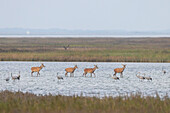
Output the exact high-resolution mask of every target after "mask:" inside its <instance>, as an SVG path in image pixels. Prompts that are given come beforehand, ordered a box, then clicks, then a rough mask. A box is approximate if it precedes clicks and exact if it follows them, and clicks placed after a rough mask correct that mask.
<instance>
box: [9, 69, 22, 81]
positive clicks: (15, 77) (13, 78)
mask: <svg viewBox="0 0 170 113" xmlns="http://www.w3.org/2000/svg"><path fill="white" fill-rule="evenodd" d="M11 77H12V80H16V79H18V80H20V71H19V74H18V75H17V76H12V73H11Z"/></svg>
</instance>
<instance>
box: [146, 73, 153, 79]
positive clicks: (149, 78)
mask: <svg viewBox="0 0 170 113" xmlns="http://www.w3.org/2000/svg"><path fill="white" fill-rule="evenodd" d="M144 75H145V73H144ZM144 77H145V76H144ZM145 79H146V80H152V78H151V77H145Z"/></svg>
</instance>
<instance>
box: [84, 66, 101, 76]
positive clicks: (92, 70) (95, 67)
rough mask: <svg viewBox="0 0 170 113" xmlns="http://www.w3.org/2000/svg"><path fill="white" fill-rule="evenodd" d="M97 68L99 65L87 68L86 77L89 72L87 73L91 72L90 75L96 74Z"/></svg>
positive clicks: (85, 70)
mask: <svg viewBox="0 0 170 113" xmlns="http://www.w3.org/2000/svg"><path fill="white" fill-rule="evenodd" d="M96 69H98V67H97V65H94V68H85V69H84V73H83V75H85V77H86V74H87V73H90V75H91V77H92V74H94V75H95V73H94V71H95V70H96Z"/></svg>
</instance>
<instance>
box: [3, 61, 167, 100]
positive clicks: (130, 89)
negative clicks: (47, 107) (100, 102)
mask: <svg viewBox="0 0 170 113" xmlns="http://www.w3.org/2000/svg"><path fill="white" fill-rule="evenodd" d="M43 63H44V65H45V66H46V67H45V68H43V69H42V70H41V71H40V74H41V75H40V76H38V77H37V76H36V75H37V73H34V76H33V77H31V67H36V66H40V62H0V91H3V90H9V91H21V92H30V93H34V94H42V95H46V94H49V93H50V94H52V95H58V94H60V95H66V96H70V95H82V96H97V97H104V96H113V97H115V96H118V95H127V94H130V93H133V94H135V93H138V92H141V93H142V94H143V95H144V96H147V95H149V96H156V92H157V93H158V94H159V95H160V96H161V97H163V96H166V95H168V96H169V97H170V74H169V73H170V63H124V64H127V66H126V69H125V70H124V72H123V78H120V80H114V79H112V78H111V75H113V69H114V68H117V67H118V68H119V67H122V66H121V63H98V62H94V63H93V62H43ZM76 64H77V65H78V69H77V70H76V71H75V74H74V77H65V71H64V70H65V68H67V67H74V65H76ZM95 64H97V65H98V67H99V69H97V70H96V71H95V73H96V77H94V76H93V77H90V75H89V74H88V75H87V77H83V76H82V75H83V70H84V68H91V67H94V65H95ZM162 68H163V69H164V70H166V72H167V73H166V74H165V75H164V74H163V72H162ZM19 71H20V72H21V78H20V80H19V81H18V80H15V81H13V80H12V79H11V78H10V80H9V81H8V82H6V81H5V78H7V77H10V73H11V72H12V73H13V75H15V74H16V75H17V74H18V72H19ZM57 72H58V73H59V75H60V76H62V77H64V80H60V81H58V79H57V77H56V76H57ZM138 72H141V73H145V74H146V75H145V76H150V77H152V79H153V80H152V81H148V80H139V79H138V78H137V77H136V73H138ZM117 76H118V77H120V74H117Z"/></svg>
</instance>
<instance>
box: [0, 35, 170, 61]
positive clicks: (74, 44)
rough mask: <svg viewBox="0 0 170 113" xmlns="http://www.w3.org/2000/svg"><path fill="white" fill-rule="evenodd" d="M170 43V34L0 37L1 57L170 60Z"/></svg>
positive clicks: (35, 59)
mask: <svg viewBox="0 0 170 113" xmlns="http://www.w3.org/2000/svg"><path fill="white" fill-rule="evenodd" d="M68 44H69V45H70V48H69V49H68V50H64V48H63V46H64V45H68ZM169 45H170V38H80V39H77V38H71V39H70V38H43V39H42V38H36V39H29V38H26V39H25V38H19V39H17V38H11V39H10V38H7V39H5V38H0V61H80V62H84V61H90V62H95V61H96V62H170V46H169Z"/></svg>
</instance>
